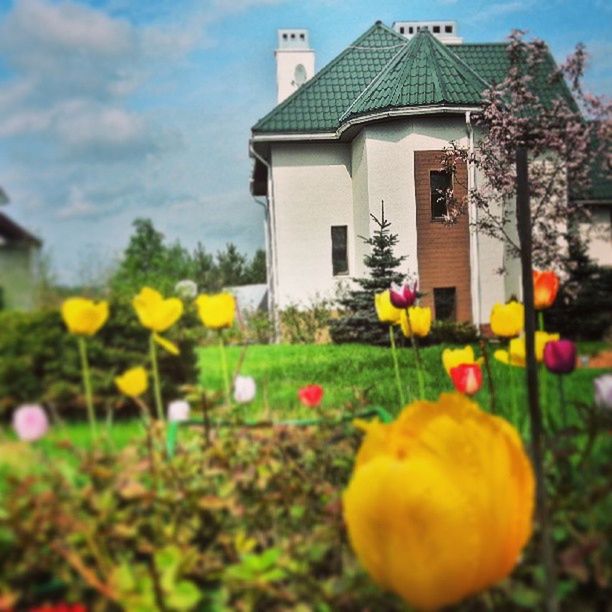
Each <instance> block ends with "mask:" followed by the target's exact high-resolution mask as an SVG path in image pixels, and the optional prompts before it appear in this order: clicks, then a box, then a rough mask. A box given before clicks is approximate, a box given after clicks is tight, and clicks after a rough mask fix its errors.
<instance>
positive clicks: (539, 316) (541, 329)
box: [538, 310, 544, 331]
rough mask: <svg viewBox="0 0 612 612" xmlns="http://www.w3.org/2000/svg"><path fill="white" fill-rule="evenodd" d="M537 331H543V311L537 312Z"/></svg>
mask: <svg viewBox="0 0 612 612" xmlns="http://www.w3.org/2000/svg"><path fill="white" fill-rule="evenodd" d="M538 331H544V311H543V310H538Z"/></svg>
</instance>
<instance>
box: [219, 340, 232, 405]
mask: <svg viewBox="0 0 612 612" xmlns="http://www.w3.org/2000/svg"><path fill="white" fill-rule="evenodd" d="M219 351H220V353H221V369H222V370H223V385H224V390H225V403H226V404H227V405H228V406H229V405H230V379H229V369H228V367H227V355H226V352H225V342H223V331H221V330H219Z"/></svg>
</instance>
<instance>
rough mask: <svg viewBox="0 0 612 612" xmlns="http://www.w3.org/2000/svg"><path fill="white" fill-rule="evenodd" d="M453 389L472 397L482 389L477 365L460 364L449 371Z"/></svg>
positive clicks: (480, 373)
mask: <svg viewBox="0 0 612 612" xmlns="http://www.w3.org/2000/svg"><path fill="white" fill-rule="evenodd" d="M450 375H451V378H452V380H453V385H455V389H457V391H459V392H460V393H465V394H466V395H474V393H476V392H477V391H478V390H479V389H480V387H482V370H481V369H480V366H479V365H478V364H477V363H462V364H461V365H458V366H457V367H455V368H452V369H451V371H450Z"/></svg>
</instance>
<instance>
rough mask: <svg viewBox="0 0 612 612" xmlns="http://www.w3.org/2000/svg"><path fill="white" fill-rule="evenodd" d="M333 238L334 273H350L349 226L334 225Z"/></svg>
mask: <svg viewBox="0 0 612 612" xmlns="http://www.w3.org/2000/svg"><path fill="white" fill-rule="evenodd" d="M331 240H332V269H333V274H334V276H338V275H341V274H348V272H349V267H348V226H346V225H332V228H331Z"/></svg>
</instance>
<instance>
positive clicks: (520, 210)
mask: <svg viewBox="0 0 612 612" xmlns="http://www.w3.org/2000/svg"><path fill="white" fill-rule="evenodd" d="M516 222H517V229H518V235H519V242H520V247H521V272H522V281H523V302H524V304H525V356H526V361H527V365H526V368H525V372H526V376H527V394H528V398H529V421H530V424H531V456H532V459H533V464H534V469H535V474H536V502H537V516H538V523H539V526H540V536H541V555H542V562H543V564H544V570H545V572H546V586H545V588H546V602H545V604H546V610H547V612H557V610H558V609H559V604H558V601H557V593H556V575H555V563H554V555H553V549H552V541H551V537H550V528H549V524H548V507H547V506H548V504H547V500H546V485H545V481H544V468H543V441H544V429H543V426H542V412H541V410H540V402H539V397H538V367H537V362H536V356H535V328H536V316H535V308H534V302H533V273H532V269H533V266H532V261H531V210H530V207H529V176H528V165H527V148H526V147H525V146H519V147H518V148H517V150H516Z"/></svg>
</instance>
